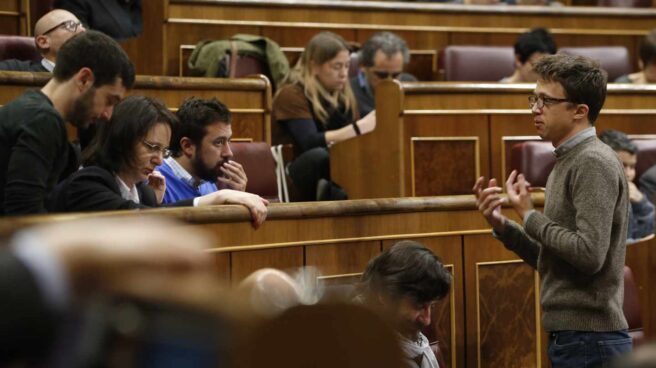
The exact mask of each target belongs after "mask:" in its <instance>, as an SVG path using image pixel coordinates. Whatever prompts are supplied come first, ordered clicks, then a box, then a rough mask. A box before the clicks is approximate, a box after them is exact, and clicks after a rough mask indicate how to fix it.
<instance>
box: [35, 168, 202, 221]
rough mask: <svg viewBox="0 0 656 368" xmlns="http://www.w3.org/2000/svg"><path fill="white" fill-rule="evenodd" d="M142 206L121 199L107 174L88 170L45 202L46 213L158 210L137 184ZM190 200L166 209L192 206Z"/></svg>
mask: <svg viewBox="0 0 656 368" xmlns="http://www.w3.org/2000/svg"><path fill="white" fill-rule="evenodd" d="M137 191H138V192H139V200H140V201H141V203H135V202H133V201H130V200H127V199H123V197H121V190H120V189H119V187H118V183H117V182H116V178H115V177H114V174H112V173H111V172H110V171H109V170H106V169H104V168H102V167H99V166H89V167H85V168H84V169H82V170H80V171H78V172H76V173H74V174H73V175H71V176H69V177H68V178H67V179H66V180H64V181H63V182H61V183H60V184H59V185H57V187H55V189H54V190H53V192H52V193H51V194H50V196H49V199H48V205H47V207H48V211H49V212H88V211H112V210H127V209H139V208H152V207H159V205H158V204H157V198H156V196H155V192H153V190H152V189H150V187H148V185H146V184H145V183H139V184H137ZM192 205H193V199H189V200H185V201H180V202H175V203H172V204H168V205H166V206H192Z"/></svg>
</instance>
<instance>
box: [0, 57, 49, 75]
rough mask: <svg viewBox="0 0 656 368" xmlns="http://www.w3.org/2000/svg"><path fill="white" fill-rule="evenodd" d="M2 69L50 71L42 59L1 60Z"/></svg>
mask: <svg viewBox="0 0 656 368" xmlns="http://www.w3.org/2000/svg"><path fill="white" fill-rule="evenodd" d="M0 70H7V71H12V72H46V73H50V72H49V71H48V69H46V68H45V67H44V66H43V64H41V60H39V61H34V60H17V59H8V60H2V61H0Z"/></svg>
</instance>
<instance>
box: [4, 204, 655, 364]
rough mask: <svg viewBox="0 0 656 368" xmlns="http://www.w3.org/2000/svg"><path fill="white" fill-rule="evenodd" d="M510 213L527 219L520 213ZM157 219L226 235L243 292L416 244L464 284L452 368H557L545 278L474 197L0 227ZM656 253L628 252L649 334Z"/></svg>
mask: <svg viewBox="0 0 656 368" xmlns="http://www.w3.org/2000/svg"><path fill="white" fill-rule="evenodd" d="M534 199H535V201H536V203H537V204H538V205H540V204H541V203H542V201H543V197H541V196H540V195H536V196H534ZM504 213H506V214H507V215H509V216H510V217H512V218H514V219H517V218H516V216H515V215H514V212H513V211H512V209H509V208H506V209H504ZM152 214H157V215H161V216H169V217H174V218H178V219H180V220H182V221H185V222H187V224H185V225H184V227H185V228H188V227H198V228H202V229H205V230H207V231H208V232H210V233H212V234H216V235H217V239H216V242H215V246H214V247H213V248H212V249H211V250H210V252H212V253H213V254H214V255H215V256H216V267H217V271H218V273H219V274H220V275H221V277H222V278H223V279H224V280H228V281H230V282H232V283H233V284H234V283H237V282H239V281H240V280H241V279H243V278H244V277H245V276H246V275H248V274H250V273H251V272H252V271H254V270H256V269H259V268H262V267H276V268H280V269H293V268H297V267H301V266H304V265H311V266H316V267H318V268H319V269H320V270H321V272H322V274H323V277H324V279H326V280H327V281H328V282H331V283H334V282H352V281H353V280H354V279H357V278H358V276H359V273H361V272H362V271H363V270H364V268H365V267H366V264H367V262H368V261H369V260H370V259H371V258H372V257H374V256H375V255H377V254H379V253H380V252H381V251H382V249H385V248H387V247H389V246H391V245H392V244H394V243H395V242H396V241H399V240H402V239H414V240H416V241H419V242H421V243H423V244H425V245H426V246H428V247H429V248H430V249H432V250H433V251H434V252H435V253H436V254H438V255H439V256H440V258H441V259H442V260H443V262H444V264H445V265H446V266H447V268H448V269H449V270H450V271H451V272H452V274H453V276H454V283H453V288H452V291H451V293H450V294H449V296H448V297H447V298H446V299H445V300H443V301H442V302H440V303H438V304H437V305H436V307H435V309H434V310H433V322H434V324H435V325H436V327H437V328H438V330H439V331H440V341H441V343H442V344H441V347H442V349H443V353H444V355H445V358H446V360H447V366H450V367H462V366H468V367H475V366H479V365H480V366H493V367H509V366H522V367H528V366H539V365H540V364H543V366H547V364H546V354H545V351H546V350H545V344H546V340H545V339H544V338H543V336H544V335H543V333H542V329H541V327H540V308H539V292H538V290H539V286H538V283H539V280H538V276H537V274H536V273H535V271H534V270H532V269H531V268H530V267H529V266H527V265H526V264H524V263H523V262H521V261H520V260H519V259H518V258H517V256H516V255H515V254H513V253H511V252H510V251H508V250H507V249H506V248H505V247H504V246H503V245H502V244H501V243H500V242H498V241H497V240H495V239H494V238H493V237H492V236H491V234H490V229H489V227H488V226H487V224H486V223H485V221H484V219H483V217H482V216H481V215H480V214H479V213H478V211H477V209H476V207H475V203H474V199H473V196H455V197H432V198H396V199H372V200H351V201H342V202H321V203H295V204H272V205H270V206H269V215H268V217H267V222H266V223H265V224H264V225H263V226H262V227H261V228H260V229H259V230H257V231H254V230H253V229H252V228H251V225H250V216H249V214H248V212H247V210H246V209H245V208H243V207H241V206H218V207H205V208H176V209H157V210H147V211H119V212H105V213H90V214H68V215H50V216H34V217H16V218H5V219H3V221H1V222H0V238H1V237H7V236H8V235H9V234H11V233H13V232H14V231H16V230H17V229H20V228H22V227H25V226H29V225H34V224H39V223H44V222H45V223H54V222H60V221H70V220H71V219H76V218H85V217H116V216H121V217H125V216H133V217H134V219H135V220H138V218H139V217H140V216H143V215H152ZM655 247H656V242H654V241H650V242H647V243H645V244H636V245H632V246H630V247H628V251H627V264H629V265H630V267H631V268H632V269H633V272H634V274H635V277H636V282H637V284H638V290H639V293H640V298H641V307H642V311H643V312H642V313H643V319H644V321H645V331H646V333H647V334H648V335H647V336H653V332H654V327H656V312H654V311H655V310H656V308H655V307H654V306H656V304H655V303H656V289H655V288H656V286H654V283H653V282H649V280H650V279H653V277H656V273H654V272H655V271H654V268H653V267H652V268H649V267H650V262H652V263H651V264H653V262H655V260H656V258H655V257H656V253H655V250H656V248H655ZM465 321H467V323H465ZM500 331H512V333H500Z"/></svg>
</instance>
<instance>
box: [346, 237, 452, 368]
mask: <svg viewBox="0 0 656 368" xmlns="http://www.w3.org/2000/svg"><path fill="white" fill-rule="evenodd" d="M450 287H451V274H450V273H449V272H448V271H447V270H446V269H445V268H444V265H442V262H440V259H439V258H437V256H435V254H433V252H432V251H431V250H430V249H428V248H426V247H425V246H423V245H422V244H420V243H417V242H415V241H410V240H404V241H400V242H398V243H396V244H394V246H392V247H391V248H390V249H387V250H385V251H384V252H383V253H381V254H380V255H378V256H377V257H376V258H374V259H372V260H371V261H369V264H368V265H367V268H366V270H365V271H364V274H363V275H362V278H361V280H360V284H359V285H358V293H359V295H358V297H357V301H358V302H362V303H363V304H365V305H367V306H369V307H372V308H373V309H374V310H376V311H378V312H379V313H380V314H381V315H382V316H383V318H384V319H386V320H387V321H391V324H392V326H393V327H394V328H395V329H396V330H397V332H398V333H399V336H400V343H401V348H402V350H403V352H404V355H405V359H406V363H407V367H419V368H437V367H438V364H437V358H436V357H435V354H434V353H433V351H432V350H431V347H430V345H429V343H428V339H427V338H426V336H424V334H423V333H421V329H422V328H424V327H426V326H428V325H429V324H430V323H431V307H432V305H433V303H434V302H435V301H437V300H439V299H442V298H444V297H445V296H446V295H447V294H448V293H449V289H450Z"/></svg>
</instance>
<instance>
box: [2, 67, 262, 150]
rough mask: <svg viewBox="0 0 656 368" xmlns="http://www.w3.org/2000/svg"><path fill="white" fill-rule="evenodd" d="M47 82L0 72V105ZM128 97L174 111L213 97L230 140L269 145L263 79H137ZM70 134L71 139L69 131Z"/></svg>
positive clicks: (41, 76) (46, 77) (41, 77)
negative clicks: (223, 110)
mask: <svg viewBox="0 0 656 368" xmlns="http://www.w3.org/2000/svg"><path fill="white" fill-rule="evenodd" d="M49 78H50V74H47V73H22V72H2V71H0V105H3V104H6V103H7V102H9V101H11V100H12V99H14V98H16V97H18V96H19V95H20V94H22V93H23V92H24V91H25V90H26V89H28V88H38V87H41V86H43V85H45V84H46V82H47V81H48V80H49ZM128 93H129V94H136V95H145V96H149V97H155V98H158V99H160V100H162V101H163V102H164V104H165V105H166V106H168V107H169V108H170V109H174V110H175V109H177V108H178V106H180V104H181V103H182V101H184V100H185V99H186V98H188V97H192V96H195V97H200V98H213V97H216V98H217V99H219V100H220V101H221V102H223V103H225V104H226V105H227V106H228V107H229V108H230V111H231V112H232V114H233V122H232V131H233V138H240V139H251V140H253V141H263V142H267V143H269V144H271V103H272V100H271V84H270V83H269V80H268V79H267V78H266V77H264V76H256V77H253V78H238V79H220V78H176V77H153V76H144V75H139V76H137V79H136V81H135V84H134V87H133V88H132V89H131V90H130V91H129V92H128ZM71 129H72V128H71ZM70 133H71V135H72V136H75V133H74V132H73V131H71V132H70Z"/></svg>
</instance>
